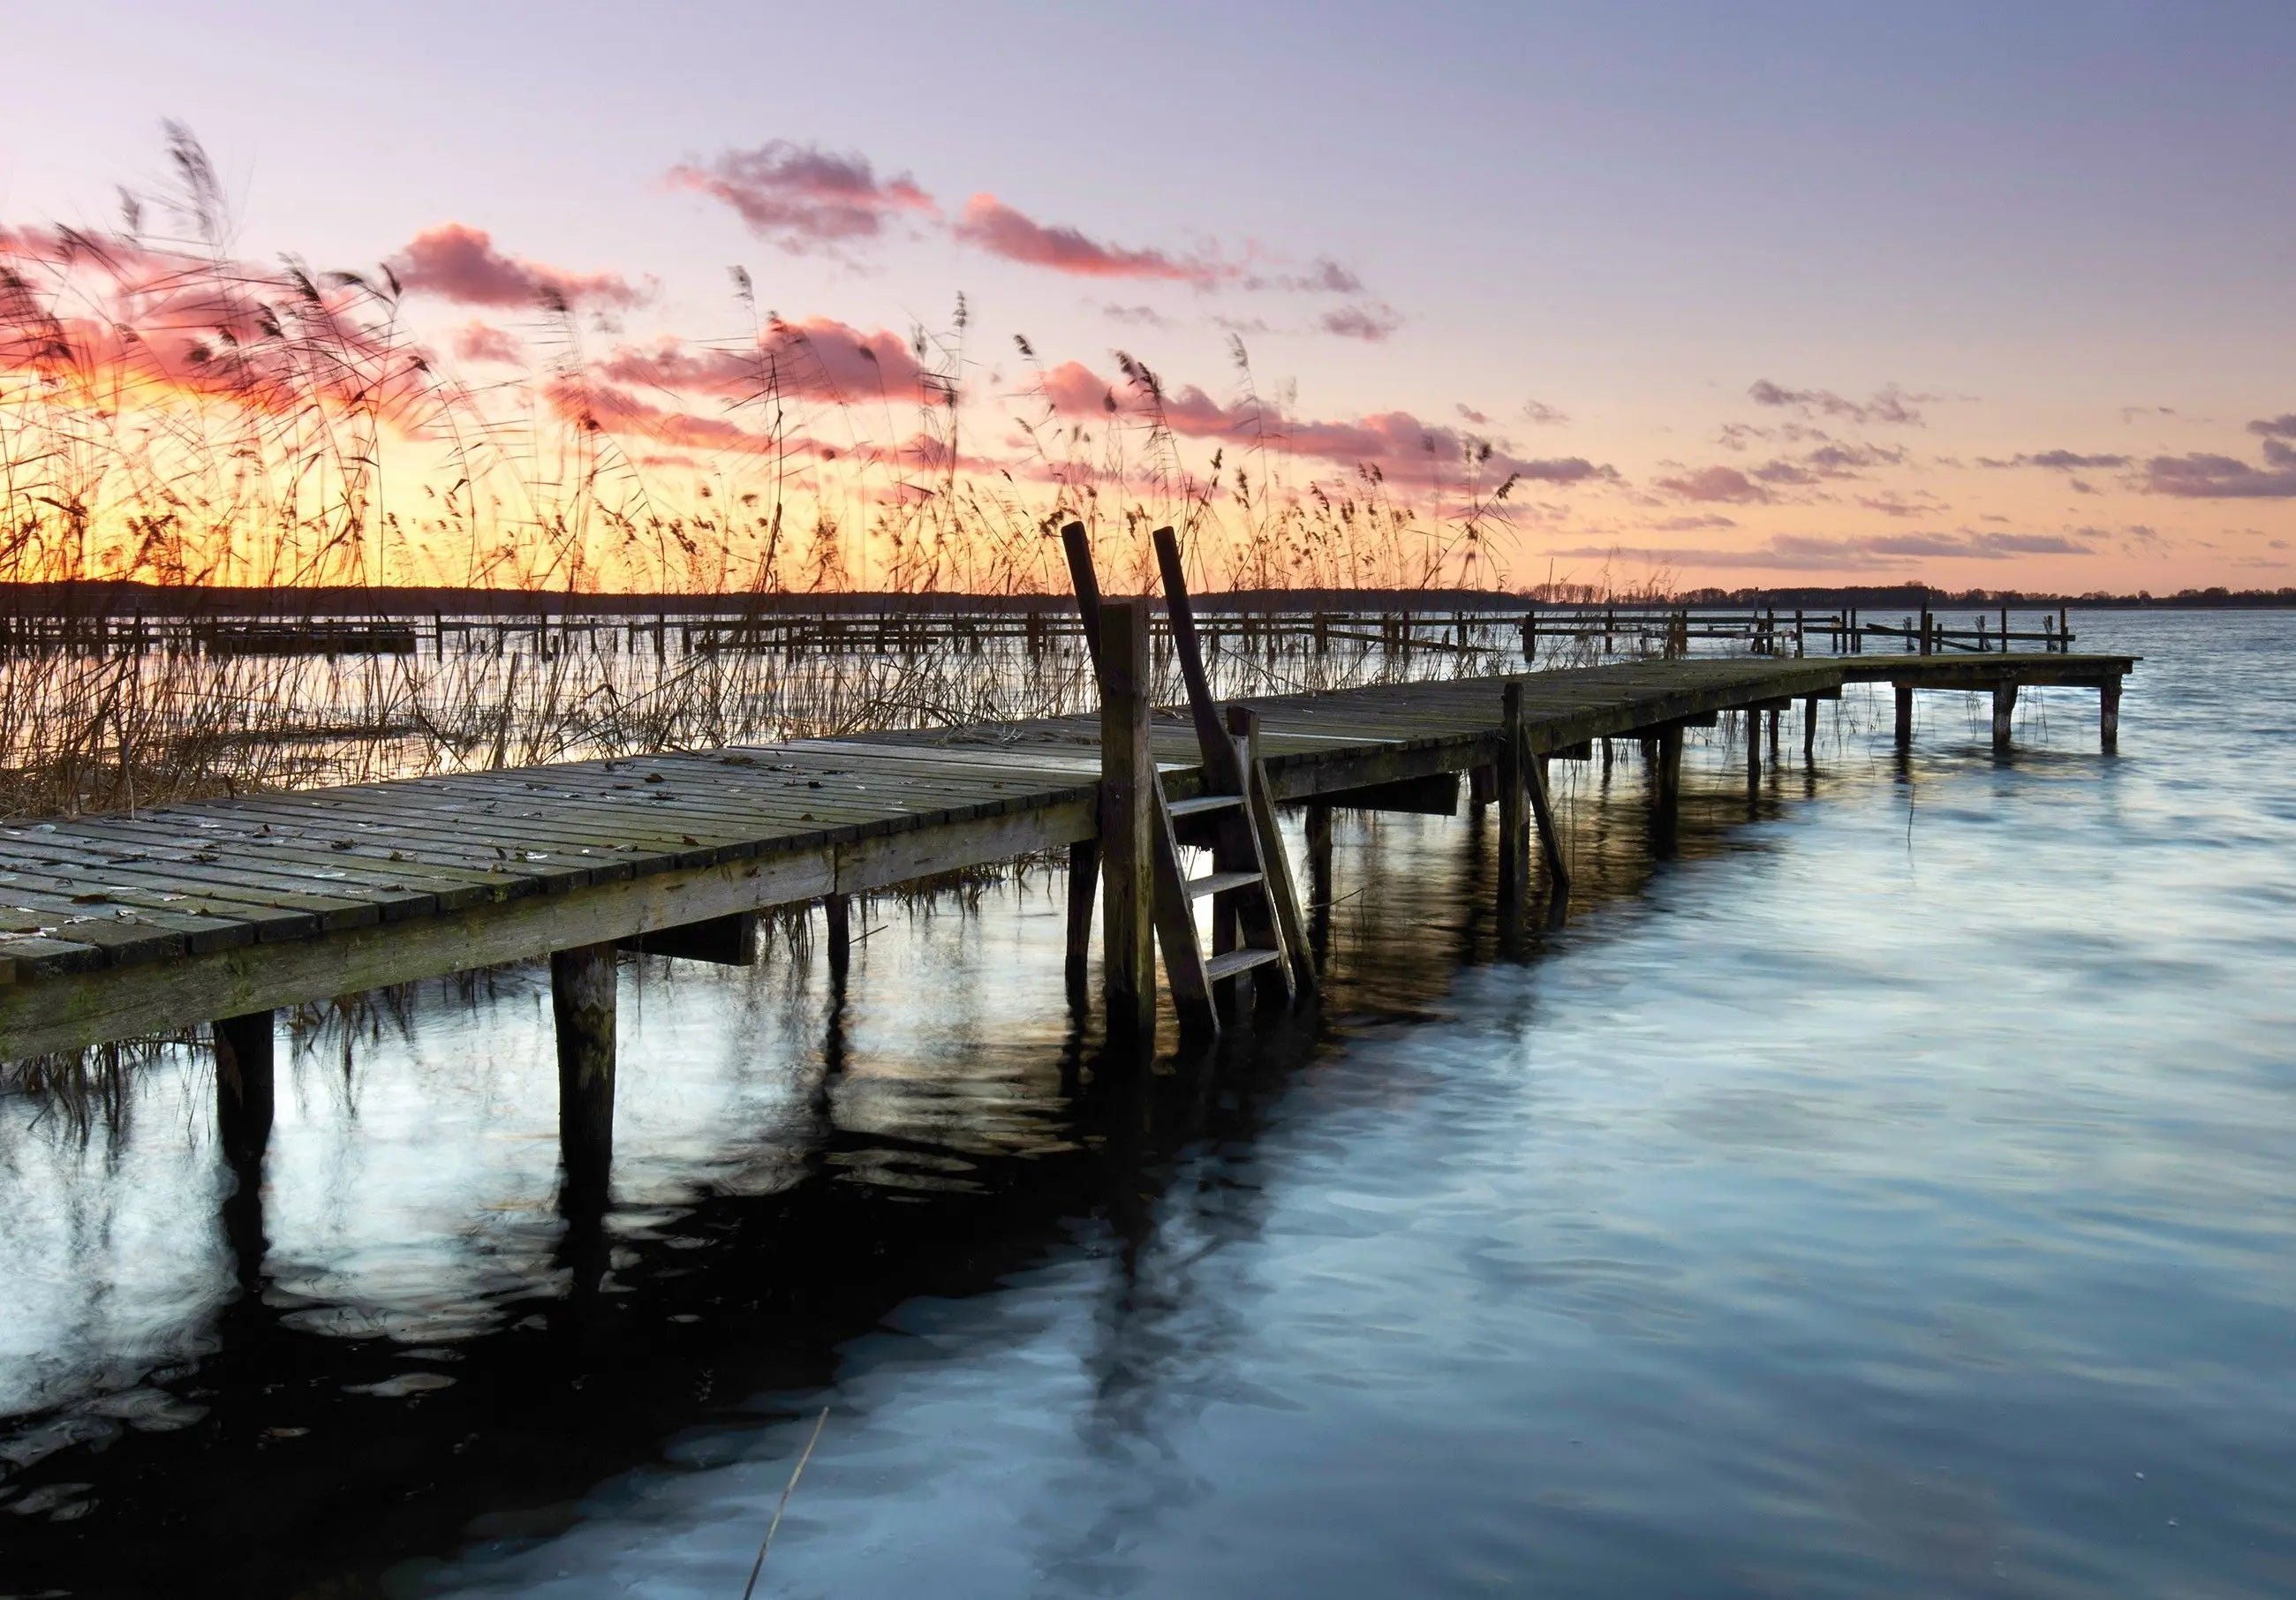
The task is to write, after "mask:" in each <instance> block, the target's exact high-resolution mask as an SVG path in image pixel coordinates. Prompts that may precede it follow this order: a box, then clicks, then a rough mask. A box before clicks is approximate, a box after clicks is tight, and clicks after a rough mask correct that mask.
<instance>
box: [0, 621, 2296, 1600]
mask: <svg viewBox="0 0 2296 1600" xmlns="http://www.w3.org/2000/svg"><path fill="white" fill-rule="evenodd" d="M2081 627H2082V628H2083V639H2082V644H2083V647H2084V648H2088V647H2095V648H2099V649H2128V650H2132V651H2137V652H2143V653H2144V655H2146V656H2147V657H2148V658H2149V659H2148V660H2147V661H2146V663H2145V664H2144V667H2143V668H2141V669H2140V670H2139V672H2138V674H2137V675H2136V677H2135V678H2133V679H2132V680H2131V685H2130V689H2129V693H2128V699H2127V701H2126V702H2125V704H2124V708H2123V728H2122V734H2121V753H2120V755H2119V756H2118V757H2117V758H2107V757H2103V756H2101V755H2100V754H2099V752H2098V750H2097V739H2096V725H2095V715H2096V713H2095V695H2094V693H2077V692H2074V691H2049V692H2043V693H2038V694H2031V693H2029V695H2028V697H2027V701H2026V703H2025V704H2024V705H2023V706H2022V707H2021V710H2020V714H2019V728H2018V739H2019V744H2018V749H2017V750H2016V751H2015V753H2014V754H2013V756H2012V757H2010V758H2008V759H1995V758H1994V756H1993V755H1992V753H1991V751H1990V748H1989V712H1990V702H1989V701H1988V702H1984V703H1981V704H1980V703H1978V702H1975V701H1973V700H1969V701H1965V700H1964V698H1963V697H1961V696H1942V695H1940V696H1934V697H1932V696H1923V698H1922V701H1921V722H1920V726H1919V728H1918V730H1917V735H1916V745H1915V751H1914V752H1913V755H1912V757H1911V759H1909V760H1906V761H1903V762H1900V761H1899V760H1898V759H1897V758H1896V757H1895V755H1894V754H1893V752H1892V751H1890V748H1889V737H1888V734H1889V730H1888V722H1889V717H1888V708H1887V703H1886V691H1883V692H1882V693H1881V694H1880V695H1878V696H1874V697H1866V696H1861V695H1859V694H1857V693H1853V694H1852V696H1851V698H1850V699H1849V700H1847V701H1845V702H1842V704H1841V707H1839V708H1829V710H1828V711H1827V718H1826V721H1825V724H1824V725H1823V727H1822V730H1821V738H1820V743H1819V747H1818V755H1817V761H1816V769H1815V771H1806V770H1804V768H1803V767H1802V764H1801V763H1800V759H1799V757H1798V754H1797V753H1796V752H1797V751H1798V747H1799V743H1800V742H1799V739H1798V737H1794V736H1792V735H1791V734H1790V736H1789V738H1788V740H1787V750H1788V755H1789V759H1788V760H1787V762H1786V763H1785V765H1784V769H1783V770H1782V771H1777V772H1774V773H1773V774H1772V775H1769V777H1768V778H1767V780H1766V784H1765V787H1764V789H1763V792H1762V793H1761V795H1760V797H1759V800H1757V801H1756V802H1755V803H1754V804H1753V805H1752V806H1751V808H1750V806H1749V803H1748V800H1747V797H1746V794H1745V791H1744V787H1743V775H1742V770H1743V769H1742V767H1740V764H1739V762H1738V759H1737V758H1736V757H1735V756H1734V755H1733V754H1732V753H1731V752H1729V751H1726V750H1724V749H1722V748H1720V747H1719V746H1718V745H1713V744H1704V745H1702V744H1698V743H1693V745H1692V746H1691V748H1690V751H1689V752H1688V759H1687V760H1686V763H1685V768H1686V770H1685V782H1686V784H1687V785H1688V787H1689V790H1690V793H1689V794H1688V796H1687V798H1686V800H1685V828H1684V840H1683V849H1682V852H1681V855H1680V857H1678V858H1677V859H1674V860H1670V861H1667V862H1664V863H1659V864H1653V863H1652V861H1651V860H1650V858H1649V852H1648V849H1647V848H1646V844H1645V841H1644V832H1643V825H1642V814H1641V809H1640V805H1639V797H1640V792H1641V784H1642V775H1641V772H1640V768H1639V765H1638V763H1637V762H1636V760H1634V759H1632V758H1631V756H1630V755H1629V754H1628V753H1626V751H1624V749H1623V747H1622V751H1621V754H1620V759H1619V760H1618V762H1617V763H1616V765H1615V766H1614V767H1613V768H1612V769H1611V771H1610V773H1609V775H1608V777H1607V781H1606V779H1605V775H1604V774H1603V769H1602V767H1600V765H1599V764H1593V763H1590V764H1580V765H1571V766H1562V765H1558V766H1557V767H1556V768H1555V771H1556V773H1557V775H1558V777H1559V778H1560V779H1561V780H1562V783H1563V784H1564V785H1565V790H1566V792H1567V805H1568V809H1569V812H1570V823H1571V838H1572V848H1573V851H1574V854H1575V856H1576V857H1577V870H1578V873H1579V879H1580V883H1579V896H1578V898H1577V900H1576V902H1575V903H1574V906H1573V908H1572V915H1571V917H1570V921H1569V922H1568V923H1567V925H1566V926H1564V927H1563V928H1562V930H1560V931H1556V932H1554V933H1550V934H1547V935H1545V936H1544V937H1542V938H1541V939H1538V941H1537V943H1536V945H1535V948H1533V949H1532V950H1531V951H1530V952H1529V956H1528V957H1527V958H1526V959H1520V960H1518V959H1513V958H1509V957H1505V956H1502V955H1501V954H1500V951H1499V949H1498V941H1497V938H1496V931H1495V929H1494V927H1493V926H1492V919H1491V914H1490V909H1489V907H1490V902H1491V898H1492V889H1491V878H1492V860H1491V849H1490V841H1489V839H1488V836H1487V835H1486V834H1484V833H1479V832H1478V831H1477V830H1476V829H1475V828H1474V827H1473V826H1472V825H1471V824H1470V823H1469V822H1468V821H1467V820H1466V819H1464V817H1463V818H1461V819H1459V820H1456V821H1453V820H1441V819H1407V818H1392V817H1390V818H1382V819H1378V820H1372V819H1363V820H1358V821H1350V820H1349V819H1348V818H1346V817H1344V816H1343V817H1342V819H1341V823H1340V826H1339V829H1338V850H1337V861H1336V867H1335V873H1334V882H1333V901H1334V904H1333V907H1332V909H1331V912H1330V929H1329V939H1328V945H1329V948H1328V956H1327V961H1328V972H1329V979H1328V983H1327V992H1326V995H1325V997H1324V1005H1323V1006H1322V1009H1321V1011H1320V1013H1319V1014H1318V1015H1317V1016H1316V1018H1315V1019H1314V1020H1313V1021H1311V1022H1306V1023H1303V1024H1301V1025H1299V1026H1297V1027H1295V1028H1293V1029H1292V1030H1288V1031H1282V1032H1277V1033H1274V1034H1270V1035H1267V1036H1263V1037H1262V1038H1260V1039H1259V1040H1258V1041H1256V1042H1255V1043H1254V1044H1253V1045H1252V1046H1250V1047H1249V1048H1239V1049H1237V1050H1234V1051H1232V1052H1230V1053H1229V1055H1228V1056H1227V1058H1226V1059H1224V1060H1222V1061H1219V1062H1217V1063H1209V1064H1206V1065H1201V1066H1194V1067H1183V1066H1177V1065H1175V1064H1174V1063H1169V1062H1168V1063H1164V1067H1163V1069H1162V1070H1160V1071H1159V1073H1158V1074H1157V1075H1156V1076H1155V1077H1154V1078H1153V1079H1151V1080H1150V1081H1148V1082H1147V1083H1146V1084H1144V1085H1138V1084H1128V1083H1127V1082H1125V1081H1124V1080H1122V1079H1120V1078H1119V1076H1118V1075H1116V1074H1113V1073H1110V1074H1103V1073H1101V1072H1099V1071H1097V1070H1096V1069H1097V1066H1098V1060H1097V1048H1096V1041H1095V1035H1094V1033H1093V1031H1092V1029H1091V1028H1090V1027H1089V1026H1088V1025H1087V1026H1084V1027H1081V1028H1080V1027H1079V1026H1078V1024H1077V1023H1075V1022H1072V1020H1071V1017H1070V1012H1069V1010H1068V1007H1067V1005H1066V1001H1065V998H1064V995H1063V989H1062V979H1061V972H1060V947H1061V932H1062V882H1061V880H1060V877H1059V875H1058V874H1056V873H1046V872H1041V871H1039V872H1037V873H1033V874H1027V875H1024V876H1022V877H1021V878H1020V879H1018V880H1014V881H1009V882H1004V883H1001V884H996V885H992V886H989V887H988V888H986V889H984V890H982V891H981V892H980V894H979V896H978V898H977V900H976V901H975V903H973V904H972V905H970V906H967V905H963V904H958V903H955V902H954V901H952V900H949V899H947V898H944V899H942V900H940V901H937V902H934V903H932V904H931V905H928V906H924V907H905V906H902V905H900V904H898V903H895V902H890V901H880V902H878V903H876V904H875V905H874V906H873V907H871V909H870V912H869V915H867V916H866V918H865V920H864V922H863V923H861V924H860V928H861V930H863V931H865V934H866V937H865V938H863V939H861V941H860V943H859V944H858V945H857V947H856V949H855V954H854V961H853V967H852V972H851V977H850V980H849V984H848V986H847V988H846V989H845V991H844V993H843V994H842V995H841V997H840V996H839V995H836V994H834V993H832V989H831V988H830V986H829V983H828V980H827V978H826V976H825V973H824V970H823V963H822V960H821V957H820V953H819V950H818V948H806V947H804V946H803V945H802V944H800V946H799V948H795V949H792V948H791V947H790V946H789V945H787V944H786V943H783V944H781V945H777V946H776V948H775V950H774V952H773V954H772V956H771V957H770V958H769V959H768V961H767V963H766V964H765V965H764V966H763V967H762V968H760V969H756V970H752V971H725V970H720V969H710V968H687V967H673V966H672V965H670V964H667V963H661V962H657V961H651V960H649V961H647V962H644V963H643V964H631V965H628V966H626V968H625V970H624V975H623V985H624V987H623V1000H622V1005H623V1022H622V1027H623V1036H622V1037H623V1051H624V1055H623V1064H622V1084H621V1103H620V1107H619V1123H618V1139H619V1144H618V1150H617V1156H616V1162H617V1165H616V1176H615V1190H614V1197H613V1201H612V1204H611V1209H610V1210H609V1211H608V1212H607V1213H606V1215H605V1216H603V1218H576V1219H575V1220H573V1221H572V1222H569V1221H568V1220H567V1219H565V1218H562V1216H561V1214H560V1212H559V1210H558V1206H557V1202H556V1172H555V1166H556V1145H555V1123H554V1115H555V1112H554V1087H553V1086H554V1079H553V1067H552V1065H551V1054H550V1042H549V1032H548V1005H547V996H546V993H545V985H544V983H543V982H542V981H537V978H536V977H534V976H533V975H532V974H530V973H524V972H507V973H501V974H495V975H492V976H490V977H487V978H484V979H480V980H477V981H473V982H472V983H471V984H469V985H463V986H450V985H434V986H428V987H426V988H424V989H421V990H420V991H418V992H417V993H416V994H415V995H414V997H412V998H411V999H409V1000H407V1001H406V1003H405V1004H404V1005H397V1006H391V1007H383V1008H379V1009H375V1010H373V1011H369V1012H365V1013H359V1014H357V1015H351V1016H340V1017H337V1018H334V1019H332V1020H331V1021H328V1022H324V1023H320V1024H316V1025H313V1026H311V1027H309V1028H308V1029H307V1030H306V1031H305V1032H303V1033H302V1034H300V1035H299V1038H298V1043H297V1046H296V1048H295V1051H294V1053H293V1058H292V1062H291V1066H290V1065H289V1063H287V1061H286V1060H285V1058H284V1056H283V1068H282V1077H281V1084H280V1109H279V1118H278V1124H277V1127H276V1128H275V1132H274V1134H273V1136H272V1142H271V1147H270V1156H269V1161H268V1166H267V1181H266V1184H265V1186H264V1187H263V1189H262V1192H261V1194H260V1196H259V1202H258V1199H257V1198H256V1197H255V1196H251V1195H244V1194H243V1195H240V1196H238V1197H236V1198H234V1197H233V1196H232V1189H233V1180H232V1179H231V1177H229V1175H228V1173H227V1172H226V1171H225V1169H224V1166H223V1163H222V1162H221V1161H220V1160H219V1158H218V1155H217V1149H216V1142H215V1136H214V1133H213V1129H212V1126H211V1120H210V1117H209V1104H210V1102H211V1100H212V1096H213V1081H212V1074H211V1071H210V1069H209V1067H208V1066H207V1065H206V1064H205V1063H204V1061H203V1060H201V1059H199V1058H197V1057H194V1056H193V1055H190V1054H185V1055H184V1056H183V1057H181V1058H180V1059H179V1058H174V1057H170V1058H168V1059H164V1060H162V1061H161V1062H160V1063H158V1064H157V1065H154V1066H152V1068H150V1069H148V1070H146V1071H143V1072H141V1073H140V1074H138V1075H137V1076H136V1077H135V1079H134V1080H133V1083H132V1086H131V1087H130V1089H129V1090H128V1091H127V1094H126V1095H125V1096H124V1100H123V1102H122V1104H120V1105H119V1108H118V1110H117V1112H116V1114H115V1115H113V1116H112V1117H111V1119H109V1120H106V1119H105V1118H103V1117H102V1116H99V1117H97V1118H96V1119H95V1120H94V1122H93V1124H92V1125H89V1126H86V1127H85V1128H79V1127H75V1126H74V1125H73V1124H72V1122H71V1121H70V1120H69V1119H68V1118H65V1117H64V1116H62V1115H61V1113H60V1112H59V1111H58V1110H57V1109H56V1108H55V1107H54V1106H53V1105H52V1104H45V1103H43V1102H37V1101H33V1100H29V1099H26V1098H22V1097H18V1098H14V1099H7V1100H0V1474H4V1475H0V1594H41V1593H45V1594H70V1595H75V1596H99V1595H101V1596H114V1595H120V1596H126V1595H135V1596H160V1595H167V1596H175V1595H193V1594H219V1595H234V1596H271V1595H279V1596H365V1595H387V1596H509V1595H518V1596H567V1597H573V1596H624V1595H635V1596H720V1597H724V1600H733V1597H734V1596H739V1595H741V1593H742V1585H743V1583H744V1581H745V1579H747V1577H748V1575H749V1572H750V1567H751V1564H752V1563H753V1561H754V1560H755V1559H756V1556H757V1552H758V1543H759V1540H760V1538H762V1537H763V1535H764V1534H765V1532H766V1530H767V1525H768V1523H769V1522H771V1521H772V1518H773V1516H774V1514H775V1506H776V1503H777V1502H778V1501H779V1499H780V1497H781V1496H782V1494H783V1489H784V1488H785V1486H786V1485H787V1484H788V1483H789V1481H790V1478H791V1470H792V1468H793V1466H794V1465H796V1463H797V1461H798V1459H799V1456H800V1454H801V1453H802V1452H803V1451H804V1450H805V1448H806V1447H807V1443H808V1438H809V1437H812V1436H813V1435H814V1433H815V1430H816V1424H818V1427H819V1432H818V1438H817V1442H816V1444H815V1445H814V1447H813V1449H812V1453H811V1456H810V1457H809V1459H808V1461H807V1464H806V1465H805V1469H804V1473H803V1477H802V1479H801V1481H799V1483H798V1486H797V1488H796V1489H795V1490H794V1492H793V1493H791V1496H790V1498H789V1502H788V1507H787V1512H786V1514H785V1516H784V1517H783V1521H782V1522H781V1526H780V1529H779V1531H778V1533H777V1534H776V1536H775V1540H774V1543H773V1547H772V1549H771V1552H770V1554H769V1555H768V1556H767V1560H766V1563H765V1568H764V1573H763V1576H762V1578H761V1579H760V1580H759V1583H758V1592H759V1593H760V1594H767V1595H777V1596H778V1595H792V1596H796V1595H803V1596H813V1595H838V1596H879V1595H882V1596H895V1595H902V1596H906V1595H912V1594H920V1593H929V1594H932V1595H935V1596H1011V1595H1094V1596H1109V1595H1125V1596H1129V1595H1139V1596H1239V1597H1241V1596H1269V1595H1301V1596H1308V1595H1314V1596H1391V1595H1483V1594H1489V1593H1509V1592H1538V1593H1545V1594H1559V1595H1572V1596H1583V1595H1636V1596H1641V1595H1658V1594H1665V1595H1701V1596H1705V1595H1715V1596H1740V1595H1743V1596H1873V1595H1905V1596H1941V1595H2002V1596H2108V1595H2110V1596H2121V1595H2132V1594H2145V1595H2155V1594H2157V1595H2177V1596H2277V1595H2284V1594H2286V1593H2288V1592H2290V1591H2291V1590H2292V1589H2296V1178H2292V1170H2291V1167H2292V1157H2296V983H2292V982H2291V981H2289V979H2288V976H2287V974H2288V972H2290V971H2291V970H2292V961H2296V782H2292V777H2291V773H2292V759H2296V735H2292V732H2291V730H2292V728H2296V676H2292V674H2291V673H2290V671H2289V668H2290V665H2291V663H2292V661H2296V614H2290V613H2280V614H2256V615H2250V614H2226V615H2142V616H2140V615H2130V614H2126V613H2115V614H2105V615H2097V616H2091V617H2088V618H2087V619H2083V621H2082V623H2081ZM1710 737H1712V736H1711V735H1710ZM1294 844H1295V846H1296V844H1297V839H1296V837H1295V838H1294ZM1165 1037H1166V1038H1170V1037H1171V1035H1170V1030H1169V1025H1168V1028H1167V1030H1166V1035H1165ZM262 1238H267V1242H268V1243H267V1249H266V1250H265V1251H262V1252H260V1253H259V1254H258V1251H256V1250H255V1249H253V1248H252V1242H253V1241H255V1240H258V1239H262ZM824 1410H825V1412H826V1418H825V1421H824V1420H820V1419H821V1418H822V1416H823V1413H824Z"/></svg>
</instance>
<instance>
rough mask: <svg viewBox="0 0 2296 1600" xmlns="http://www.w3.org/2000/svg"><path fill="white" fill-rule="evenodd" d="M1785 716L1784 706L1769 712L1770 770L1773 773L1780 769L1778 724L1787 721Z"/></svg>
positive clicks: (1773, 708) (1776, 707)
mask: <svg viewBox="0 0 2296 1600" xmlns="http://www.w3.org/2000/svg"><path fill="white" fill-rule="evenodd" d="M1785 714H1786V710H1785V707H1784V706H1783V705H1775V706H1772V707H1771V708H1770V710H1769V723H1770V770H1771V771H1773V772H1775V771H1776V770H1777V768H1778V765H1779V763H1778V724H1779V723H1780V722H1782V721H1784V719H1785Z"/></svg>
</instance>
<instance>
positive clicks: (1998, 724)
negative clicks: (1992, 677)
mask: <svg viewBox="0 0 2296 1600" xmlns="http://www.w3.org/2000/svg"><path fill="white" fill-rule="evenodd" d="M2016 709H2017V683H2016V680H2015V679H2014V678H2009V677H2005V678H2003V679H2002V680H2001V681H2000V682H1998V683H1997V684H1995V685H1993V753H1994V754H1996V755H2005V754H2007V753H2008V750H2009V726H2010V718H2011V714H2012V713H2013V712H2014V711H2015V710H2016Z"/></svg>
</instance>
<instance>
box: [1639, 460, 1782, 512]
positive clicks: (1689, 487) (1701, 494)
mask: <svg viewBox="0 0 2296 1600" xmlns="http://www.w3.org/2000/svg"><path fill="white" fill-rule="evenodd" d="M1654 487H1656V488H1661V489H1664V490H1665V491H1666V492H1667V493H1668V494H1670V495H1678V496H1681V497H1682V498H1683V499H1685V500H1706V501H1717V500H1718V501H1725V502H1727V503H1728V504H1731V505H1754V504H1756V503H1758V502H1760V501H1764V500H1767V499H1768V498H1769V497H1770V491H1769V490H1767V489H1766V488H1763V487H1762V486H1761V485H1760V484H1759V483H1756V482H1755V481H1754V480H1752V479H1751V478H1749V477H1747V476H1746V474H1745V473H1743V472H1740V471H1739V470H1738V469H1737V468H1735V467H1701V468H1699V469H1698V470H1697V471H1696V472H1682V473H1678V474H1677V475H1676V476H1674V477H1671V478H1661V479H1659V480H1656V483H1655V485H1654Z"/></svg>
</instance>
